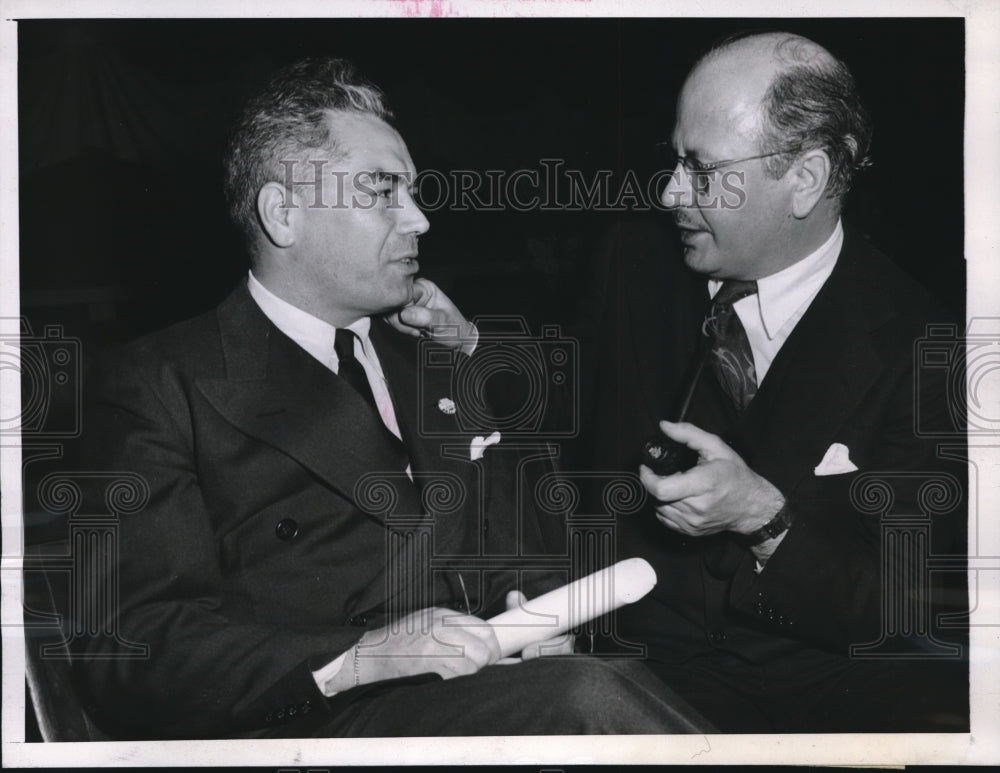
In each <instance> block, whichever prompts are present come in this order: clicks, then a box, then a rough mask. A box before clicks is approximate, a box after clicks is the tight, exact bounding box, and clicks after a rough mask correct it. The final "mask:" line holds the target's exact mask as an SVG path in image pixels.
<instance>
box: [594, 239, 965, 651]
mask: <svg viewBox="0 0 1000 773" xmlns="http://www.w3.org/2000/svg"><path fill="white" fill-rule="evenodd" d="M606 248H607V249H608V250H609V254H610V255H611V256H612V257H611V259H610V260H609V261H608V263H607V264H606V265H607V266H608V268H607V269H606V276H607V280H608V281H607V284H608V286H609V287H610V288H611V291H610V294H609V297H610V299H611V300H610V301H609V303H608V307H607V309H606V314H605V317H606V323H605V324H604V325H602V326H601V330H602V336H603V337H604V340H603V342H602V344H601V345H600V347H599V350H600V351H602V352H604V353H606V355H607V364H606V366H605V367H604V368H603V370H602V372H601V374H600V375H599V377H598V378H597V383H596V387H595V390H596V395H597V397H596V403H595V405H596V412H595V413H596V415H595V422H596V426H598V427H599V432H598V434H597V437H596V438H595V439H594V448H595V454H596V460H595V462H594V464H595V465H596V466H598V467H599V468H600V469H605V470H614V469H619V470H628V471H634V470H635V468H636V466H637V464H638V450H639V448H640V445H641V443H642V441H643V440H644V438H645V437H646V436H648V435H649V434H650V433H652V432H654V431H655V430H656V423H657V421H658V420H659V419H662V418H671V419H675V418H676V410H677V407H676V403H677V400H678V394H679V392H681V391H682V386H683V385H684V382H685V379H686V376H685V371H688V370H689V369H690V366H691V364H692V362H693V361H694V359H695V357H694V354H695V350H696V348H697V347H698V346H699V343H698V338H699V334H698V331H699V329H700V322H701V319H702V317H703V314H704V310H705V308H706V305H707V302H708V293H707V287H706V284H707V283H706V281H705V280H704V278H702V277H697V276H694V275H693V274H691V273H690V272H687V271H686V270H685V269H684V268H683V265H682V261H681V258H680V256H679V255H678V254H677V250H676V249H675V248H674V247H673V246H672V240H671V239H670V235H669V234H668V233H666V232H665V230H664V229H663V228H661V227H659V226H657V225H655V224H652V223H644V224H639V225H637V226H635V225H627V226H623V227H622V228H621V229H620V230H618V231H617V232H616V233H615V234H614V235H613V237H612V238H611V239H610V240H609V241H608V243H607V244H606ZM947 321H948V317H947V315H946V314H943V313H942V311H941V310H940V309H939V308H938V307H937V306H936V305H935V304H934V303H933V302H932V301H931V300H930V298H929V297H928V295H927V294H926V293H925V292H924V291H923V290H922V289H921V288H920V287H918V286H917V285H916V284H915V283H914V282H912V281H911V280H910V279H908V278H907V277H906V276H905V275H904V274H903V273H902V272H901V271H899V270H898V269H897V268H896V267H894V266H893V265H892V263H891V262H890V261H889V260H888V259H887V258H886V257H885V256H883V255H881V254H879V253H878V252H877V251H875V250H874V249H873V248H871V247H870V246H869V245H868V244H866V243H865V242H864V241H863V240H862V239H860V238H859V237H858V236H857V235H856V234H855V233H853V232H851V231H850V230H849V229H848V231H847V234H846V238H845V242H844V246H843V249H842V252H841V254H840V256H839V259H838V261H837V264H836V267H835V269H834V271H833V274H832V275H831V277H830V278H829V280H828V281H827V282H826V284H825V285H824V286H823V288H822V289H821V291H820V293H819V294H818V295H817V297H816V298H815V300H814V301H813V303H812V305H811V306H810V307H809V309H808V311H807V312H806V314H805V316H804V317H803V318H802V319H801V320H800V322H799V323H798V325H797V326H796V328H795V330H794V331H793V333H792V335H791V336H790V337H789V339H788V340H787V342H786V343H785V344H784V346H783V347H782V349H781V351H780V352H779V354H778V356H777V357H776V358H775V360H774V362H773V363H772V366H771V368H770V370H769V371H768V373H767V375H766V378H765V379H764V380H763V382H762V384H761V385H760V389H759V392H758V394H757V396H756V397H755V399H754V400H753V402H752V403H751V405H750V407H749V409H748V410H747V411H746V413H745V414H744V415H743V416H742V417H741V418H740V419H739V420H738V421H737V420H736V418H735V416H734V415H732V414H731V413H730V409H728V407H727V405H726V403H725V401H724V399H723V398H722V397H721V394H720V392H719V390H718V388H717V387H716V385H715V382H714V380H713V379H712V376H711V374H710V373H709V372H708V371H706V372H704V373H703V374H702V376H701V379H700V380H699V382H698V383H699V386H698V388H697V390H696V393H695V394H696V398H695V400H694V403H693V405H692V408H691V413H690V415H689V416H688V420H689V421H692V422H693V423H695V424H698V425H700V426H702V427H703V428H705V429H707V430H709V431H711V432H714V433H716V434H720V435H722V436H723V437H725V438H726V439H727V440H728V441H729V442H730V443H731V444H732V445H733V447H734V448H735V449H736V450H737V451H738V452H739V453H740V454H741V455H742V457H743V458H744V459H745V460H746V461H747V463H748V464H749V465H750V467H751V468H752V469H754V470H755V471H756V472H757V473H759V474H760V475H762V476H763V477H764V478H766V479H767V480H769V481H770V482H771V483H773V484H774V485H775V486H776V487H777V488H778V489H780V490H781V491H782V493H783V494H784V495H785V497H786V498H787V499H788V502H789V504H790V506H791V508H792V509H793V511H794V513H795V515H796V521H795V524H794V526H793V527H792V528H791V529H790V530H789V532H788V533H787V534H786V536H785V539H784V541H783V542H782V543H781V545H780V547H779V548H778V550H777V551H776V553H775V554H774V556H773V557H772V558H771V559H770V561H769V562H768V564H767V567H766V570H765V571H764V572H763V573H761V574H760V575H759V576H758V575H756V574H755V573H754V558H753V555H752V554H751V553H750V551H749V549H748V548H746V547H745V546H744V545H743V544H741V543H740V542H739V541H738V540H736V539H733V538H732V537H731V536H729V535H725V534H723V535H719V536H714V537H708V538H701V539H699V538H683V537H680V536H678V535H677V534H675V533H673V532H671V531H669V530H668V529H667V528H665V527H664V526H662V525H661V524H660V523H659V522H658V521H657V520H656V519H655V517H654V516H653V513H652V504H650V505H649V507H648V508H647V510H646V511H645V512H642V513H639V514H637V515H635V516H628V517H625V518H622V519H620V521H619V526H620V534H621V536H620V539H619V553H620V554H621V555H623V556H625V555H644V556H646V557H647V558H648V559H649V560H650V561H651V562H652V563H653V565H654V567H655V568H656V571H657V574H658V577H659V582H658V584H657V586H656V588H655V589H654V590H653V592H652V594H651V595H650V596H649V597H647V598H646V599H645V600H643V601H641V602H639V603H638V604H635V605H633V606H632V607H629V608H627V609H625V610H624V611H623V612H622V614H621V616H620V624H621V627H622V629H623V630H622V632H621V633H622V634H624V636H625V637H626V638H627V639H629V640H634V641H640V642H643V643H645V644H646V645H647V647H648V653H649V656H650V657H651V658H652V659H653V660H658V661H661V662H664V663H673V664H679V663H684V662H686V661H689V660H690V659H692V658H695V657H698V656H701V655H706V654H710V653H713V652H720V651H726V652H729V653H733V654H735V655H736V656H737V657H738V658H741V659H743V660H745V661H747V662H749V663H756V664H773V663H775V662H779V661H781V660H782V659H786V658H790V657H793V656H794V657H800V658H805V659H806V660H809V659H810V658H811V659H812V661H813V662H814V663H816V664H821V665H830V664H837V663H841V664H846V663H847V662H848V658H849V648H850V646H851V645H852V644H856V645H862V644H866V643H874V642H879V641H880V640H882V639H883V632H886V631H890V632H891V630H892V629H893V627H897V628H898V627H899V626H898V623H899V621H898V620H896V619H890V618H892V615H891V614H890V613H887V612H885V603H886V602H887V601H891V600H895V601H893V603H897V602H898V603H899V604H903V605H905V604H906V603H908V602H906V601H905V600H904V599H905V597H906V596H907V594H912V595H916V596H919V598H920V599H921V600H925V599H927V598H928V589H929V591H930V593H931V595H933V604H931V605H930V606H928V607H921V609H922V610H923V611H921V613H920V614H921V615H930V619H929V621H928V620H925V619H923V618H922V619H921V620H920V621H915V620H913V619H911V620H909V621H907V622H906V623H905V624H904V625H903V626H902V627H903V629H904V630H903V631H902V635H901V636H899V637H896V638H894V639H893V640H892V642H891V643H890V644H889V645H885V646H886V647H887V648H893V649H898V648H903V649H904V650H906V651H910V652H919V651H924V652H927V651H935V652H936V651H938V649H937V645H936V644H935V643H934V641H941V640H952V639H954V638H955V637H956V634H955V633H954V630H955V629H952V631H951V632H945V631H942V630H941V628H940V626H938V624H937V623H938V622H939V621H938V620H937V618H936V615H935V614H934V613H935V612H936V611H940V610H941V609H944V608H952V609H957V610H961V609H967V607H966V606H965V603H966V602H965V595H964V593H965V591H964V585H963V583H964V570H963V569H962V567H961V565H960V563H959V564H958V565H956V569H957V571H954V572H934V573H932V574H929V575H928V574H926V573H925V572H924V571H923V569H922V567H920V566H918V565H916V564H912V563H911V564H903V563H900V562H901V561H903V556H905V555H908V554H907V550H908V547H906V546H905V545H903V542H904V541H905V539H909V537H906V538H905V539H900V540H897V539H896V538H895V537H890V536H886V534H887V532H886V529H887V528H889V526H890V524H888V523H887V522H886V519H884V518H883V515H885V514H889V515H909V516H917V518H916V519H915V520H916V521H917V522H918V523H917V524H916V525H914V523H913V520H912V519H911V521H910V522H909V526H910V527H914V528H916V531H914V532H909V533H910V534H917V536H913V539H914V540H917V541H920V540H923V539H925V538H929V540H930V541H929V543H928V544H922V543H921V545H920V548H919V550H918V551H917V553H918V554H922V555H924V556H927V555H928V554H933V555H934V556H936V557H938V558H939V559H940V558H943V557H948V556H952V557H955V558H957V559H958V560H959V562H961V557H962V556H964V555H965V541H964V527H965V518H966V510H965V500H964V494H963V492H964V487H965V476H966V471H965V467H964V465H963V464H961V463H960V462H952V461H949V460H947V459H943V458H940V456H939V454H938V451H937V444H938V442H939V441H940V440H941V438H943V437H946V435H941V436H939V437H934V436H918V435H917V433H916V432H915V425H916V417H917V415H918V409H919V416H920V421H921V424H922V427H923V430H922V432H927V431H928V429H930V430H931V431H932V432H933V429H934V428H939V429H941V430H942V431H945V430H946V429H947V427H948V426H949V425H951V424H952V423H953V421H954V419H953V418H952V416H951V414H950V413H949V404H948V398H949V395H948V394H946V391H945V389H944V388H943V386H942V385H943V381H944V380H943V379H941V380H935V378H936V377H935V374H930V373H928V372H921V371H920V369H919V368H918V367H917V366H918V365H919V363H920V360H919V358H918V353H919V348H918V347H919V346H920V341H921V339H923V338H924V337H926V336H927V332H928V331H927V325H928V324H929V323H933V322H947ZM922 375H923V376H924V377H925V378H921V376H922ZM930 382H933V383H930ZM956 383H959V384H960V383H962V382H961V381H960V380H959V381H957V382H956ZM952 407H954V406H953V405H952ZM833 443H841V444H843V445H845V446H846V447H847V448H848V449H849V452H850V458H851V461H852V462H853V463H854V464H855V465H856V466H857V468H858V470H857V471H856V472H853V473H849V474H843V475H834V476H817V475H815V474H814V468H815V467H816V466H817V465H818V464H819V463H820V461H821V459H823V457H824V455H825V453H826V452H827V449H828V448H829V447H830V446H831V444H833ZM956 444H957V447H956V448H953V449H952V450H953V451H954V452H956V453H957V454H958V456H959V457H961V456H962V453H961V440H959V441H955V440H952V445H953V446H956ZM876 478H877V479H881V480H883V481H884V484H880V483H878V482H877V481H876V480H875V479H876ZM852 486H853V487H854V488H853V489H852ZM926 486H930V488H926ZM935 486H938V489H937V490H938V493H940V494H941V498H940V499H939V500H938V501H936V502H932V501H931V500H932V498H933V497H931V496H929V494H930V491H931V489H933V488H934V487H935ZM887 491H891V494H888V496H889V497H890V500H891V504H890V503H889V502H890V500H882V499H881V497H883V496H885V495H886V492H887ZM883 505H885V506H884V507H883ZM903 520H904V521H905V520H906V519H905V518H904V519H903ZM921 525H923V526H928V525H929V537H926V536H923V535H922V532H920V528H919V527H920V526H921ZM904 526H905V524H904ZM907 528H908V527H907ZM904 530H905V529H904ZM918 532H920V533H919V534H918ZM891 546H902V547H900V550H896V551H892V550H890V551H887V548H888V547H891ZM887 555H888V556H889V557H888V558H887ZM907 571H911V572H912V573H913V575H912V576H917V575H920V576H921V581H922V582H927V583H928V587H926V588H921V587H919V586H918V585H917V584H916V583H915V582H912V581H911V580H910V579H908V577H909V576H908V575H907ZM892 583H899V586H898V587H895V589H893V587H892V585H891V584H892ZM946 593H949V594H950V595H949V596H948V598H944V596H945V594H946ZM900 594H902V595H900ZM959 622H960V621H959ZM917 629H920V630H917ZM925 634H926V636H925ZM928 637H930V638H928ZM945 649H946V650H948V649H949V648H948V647H947V646H945Z"/></svg>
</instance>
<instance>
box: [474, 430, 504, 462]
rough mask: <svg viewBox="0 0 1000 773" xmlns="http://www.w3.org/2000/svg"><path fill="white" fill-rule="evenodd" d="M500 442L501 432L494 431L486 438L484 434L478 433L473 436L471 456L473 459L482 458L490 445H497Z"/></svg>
mask: <svg viewBox="0 0 1000 773" xmlns="http://www.w3.org/2000/svg"><path fill="white" fill-rule="evenodd" d="M499 442H500V433H499V432H494V433H493V434H492V435H490V436H489V437H486V438H484V437H483V436H482V435H476V436H475V437H474V438H472V443H470V444H469V458H470V459H471V460H472V461H476V460H477V459H482V458H483V454H485V453H486V449H487V448H488V447H489V446H492V445H495V444H496V443H499Z"/></svg>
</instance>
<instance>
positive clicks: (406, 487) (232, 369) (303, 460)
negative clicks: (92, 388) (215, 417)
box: [197, 286, 420, 518]
mask: <svg viewBox="0 0 1000 773" xmlns="http://www.w3.org/2000/svg"><path fill="white" fill-rule="evenodd" d="M218 320H219V328H220V334H221V339H222V349H223V353H224V356H225V360H226V378H224V379H202V380H199V381H198V383H197V386H198V388H199V389H200V390H201V392H202V394H203V395H204V396H205V398H206V399H207V400H208V401H209V402H210V403H211V404H212V405H213V406H214V407H215V409H216V410H217V411H218V412H219V413H220V414H221V415H222V416H223V417H225V418H226V420H227V421H229V422H230V423H231V424H233V425H234V426H236V427H238V428H239V429H241V430H242V431H243V432H245V433H247V434H248V435H250V436H251V437H254V438H256V439H257V440H259V441H261V442H263V443H266V444H268V445H270V446H272V447H274V448H276V449H278V450H280V451H282V452H283V453H285V454H287V455H288V456H290V457H292V458H293V459H295V460H296V461H298V462H299V463H300V464H302V465H303V466H304V467H306V468H308V469H309V470H310V471H312V472H313V473H314V474H316V475H317V476H318V477H319V478H320V479H321V480H323V481H324V482H325V483H327V484H328V485H329V486H331V487H332V488H334V489H335V490H336V491H338V492H339V493H340V494H341V495H342V496H343V497H345V498H346V499H348V500H350V501H352V502H354V503H355V504H358V505H359V507H361V509H362V510H365V511H366V512H369V513H371V514H373V515H376V516H379V517H383V518H384V516H385V513H384V512H378V511H377V509H374V508H372V507H363V506H361V505H363V504H364V503H363V502H362V503H360V504H359V502H358V499H359V494H358V492H357V491H356V490H355V489H356V486H357V484H358V482H359V481H360V480H361V479H362V478H363V477H364V476H366V475H368V474H370V473H379V472H385V473H389V474H387V475H385V476H383V478H384V481H385V483H387V484H389V485H391V486H392V487H393V489H394V493H395V496H396V503H397V504H396V511H397V512H406V513H419V512H420V502H419V497H418V496H417V494H416V491H415V490H414V488H413V486H412V485H410V484H409V481H408V480H406V477H405V475H402V471H401V470H397V469H396V467H397V463H396V454H395V451H394V449H393V448H392V447H391V445H390V443H389V441H388V439H387V438H386V436H385V429H384V427H382V426H381V425H380V423H378V417H376V416H375V415H374V414H373V413H372V411H371V410H370V409H369V408H368V407H367V405H366V404H365V402H364V398H362V397H360V396H359V395H358V394H356V393H355V392H354V390H353V389H351V388H350V387H349V386H348V385H347V384H346V383H344V382H343V381H342V380H341V379H339V378H337V377H336V376H335V375H334V374H332V373H331V372H330V371H329V370H328V369H327V368H325V367H324V366H323V365H322V364H320V363H319V362H317V361H316V360H315V359H314V358H313V357H312V356H310V355H309V354H308V353H307V352H305V350H303V349H302V348H301V347H299V346H298V345H297V344H295V343H294V342H293V341H292V340H291V339H289V338H288V337H287V336H285V335H284V334H283V333H281V332H280V331H279V330H278V329H277V328H276V327H274V325H273V324H271V322H270V321H269V320H268V319H267V318H266V317H265V316H264V314H263V313H262V312H261V311H260V309H259V308H258V307H257V304H256V303H254V301H253V299H252V298H251V297H250V294H249V291H247V289H246V287H245V286H243V287H241V288H240V289H238V290H237V291H236V292H235V293H233V294H232V295H231V296H230V298H229V299H227V301H226V302H225V303H224V304H223V305H222V306H220V307H219V310H218Z"/></svg>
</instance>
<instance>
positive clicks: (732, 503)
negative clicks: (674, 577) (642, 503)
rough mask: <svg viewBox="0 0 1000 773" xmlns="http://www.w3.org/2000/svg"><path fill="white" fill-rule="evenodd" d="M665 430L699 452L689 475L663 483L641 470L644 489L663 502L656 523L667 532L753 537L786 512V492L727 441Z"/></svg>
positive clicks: (689, 427)
mask: <svg viewBox="0 0 1000 773" xmlns="http://www.w3.org/2000/svg"><path fill="white" fill-rule="evenodd" d="M660 428H661V429H662V430H663V432H664V433H665V434H666V435H667V436H668V437H670V438H672V439H674V440H676V441H678V442H681V443H683V444H684V445H686V446H688V447H689V448H691V449H693V450H695V451H697V452H698V464H697V465H695V466H694V467H692V468H691V469H690V470H688V471H686V472H678V473H674V474H673V475H667V476H666V477H663V476H660V475H656V474H654V473H653V472H652V471H651V470H650V469H649V468H648V467H646V466H645V465H641V466H640V467H639V479H640V480H641V481H642V485H643V486H645V487H646V490H647V491H648V492H649V493H650V494H651V495H652V496H653V497H654V498H655V499H656V500H657V501H658V502H660V505H659V506H658V507H657V508H656V517H657V518H659V519H660V521H661V522H662V523H663V524H665V525H666V526H667V527H669V528H671V529H673V530H674V531H678V532H680V533H681V534H687V535H689V536H692V537H701V536H705V535H708V534H715V533H717V532H720V531H733V532H737V533H738V534H750V533H752V532H754V531H756V530H757V529H759V528H760V527H761V526H763V525H764V524H766V523H767V522H768V521H770V520H771V519H772V518H773V517H774V516H775V515H776V514H777V512H778V510H780V509H781V507H782V505H783V504H784V501H785V500H784V497H783V496H782V495H781V492H780V491H778V489H776V488H775V487H774V486H773V485H771V483H769V482H768V481H767V480H765V479H764V478H762V477H761V476H760V475H758V474H757V473H755V472H754V471H753V470H751V469H750V468H749V467H748V466H747V464H746V462H744V461H743V459H741V458H740V456H739V454H737V453H736V452H735V451H733V449H732V448H730V447H729V446H728V445H727V444H726V442H725V441H724V440H723V439H722V438H720V437H718V436H717V435H712V434H711V433H709V432H705V431H704V430H702V429H699V428H698V427H696V426H694V425H693V424H684V423H680V424H672V423H671V422H668V421H661V422H660Z"/></svg>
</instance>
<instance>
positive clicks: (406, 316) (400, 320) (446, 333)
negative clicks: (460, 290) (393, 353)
mask: <svg viewBox="0 0 1000 773" xmlns="http://www.w3.org/2000/svg"><path fill="white" fill-rule="evenodd" d="M387 319H388V320H389V324H390V325H392V326H393V327H394V328H396V330H398V331H400V332H401V333H406V334H407V335H411V336H422V337H424V338H432V339H434V340H435V341H437V342H438V343H441V344H444V345H445V346H450V347H451V348H453V349H461V351H463V352H465V353H466V354H468V355H470V356H471V354H472V352H473V350H474V349H475V348H476V342H477V341H478V339H479V332H478V331H477V330H476V326H475V325H473V324H472V323H471V322H469V321H468V320H467V319H466V318H465V316H464V315H463V314H462V312H461V311H459V309H458V307H457V306H456V305H455V304H454V303H452V301H451V298H449V297H448V296H447V295H445V294H444V293H443V292H441V289H440V288H439V287H438V286H437V285H436V284H434V283H433V282H431V281H430V280H429V279H423V278H419V279H415V280H414V282H413V300H411V301H410V302H409V303H408V304H406V306H404V307H403V308H402V309H400V310H399V311H398V312H396V313H395V314H390V315H389V316H388V317H387Z"/></svg>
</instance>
